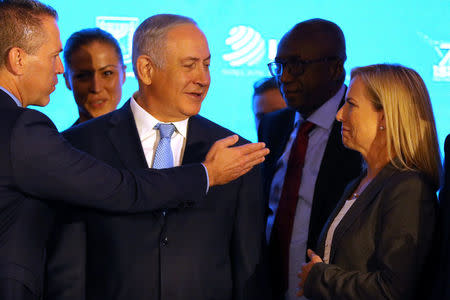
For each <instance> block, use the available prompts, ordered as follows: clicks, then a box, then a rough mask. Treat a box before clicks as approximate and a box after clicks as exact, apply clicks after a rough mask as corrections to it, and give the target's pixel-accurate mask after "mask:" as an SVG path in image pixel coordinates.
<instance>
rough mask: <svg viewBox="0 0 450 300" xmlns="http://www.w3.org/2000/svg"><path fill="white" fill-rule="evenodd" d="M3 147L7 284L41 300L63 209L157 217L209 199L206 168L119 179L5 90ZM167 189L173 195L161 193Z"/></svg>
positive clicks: (2, 237)
mask: <svg viewBox="0 0 450 300" xmlns="http://www.w3.org/2000/svg"><path fill="white" fill-rule="evenodd" d="M0 145H1V147H0V281H1V280H3V279H5V280H11V279H12V280H15V281H17V282H20V283H22V284H23V285H24V286H25V287H26V288H28V289H29V290H30V291H31V292H32V293H34V294H35V295H36V296H37V297H41V296H42V287H43V275H44V263H45V257H46V246H47V240H48V238H49V234H50V231H51V230H52V226H53V224H54V220H55V214H56V209H57V208H58V207H59V206H60V204H62V203H65V204H73V205H79V206H85V207H94V208H97V209H100V210H106V211H111V212H114V211H115V212H118V211H123V212H126V211H128V212H138V211H153V210H155V209H160V208H162V207H178V206H179V205H183V206H184V205H185V204H186V199H192V200H193V201H197V200H198V199H200V198H201V197H202V195H204V193H205V191H204V188H205V182H206V177H205V172H204V170H203V167H202V166H201V165H200V164H196V165H192V166H189V167H186V168H178V169H172V170H168V171H159V172H158V171H152V170H141V171H136V172H130V171H118V170H116V169H113V168H111V167H109V166H107V165H106V164H104V163H100V162H98V161H96V160H95V159H94V158H92V157H91V156H89V155H87V154H85V153H83V152H80V151H78V150H76V149H74V148H72V147H71V146H70V145H69V143H68V142H67V141H66V140H65V139H63V138H62V137H61V136H60V134H59V133H58V131H57V130H56V128H55V126H54V125H53V123H52V122H51V121H50V120H49V119H48V118H47V117H46V116H45V115H43V114H42V113H40V112H38V111H35V110H31V109H26V108H20V107H18V106H17V105H16V104H15V102H14V101H13V99H11V98H10V97H9V96H8V95H7V94H6V93H4V92H3V91H1V90H0ZM172 180H178V181H183V180H186V182H188V185H187V186H180V185H175V184H174V183H173V182H172ZM163 186H164V187H166V189H168V190H169V194H164V193H162V188H161V187H163ZM170 194H172V195H170ZM181 196H182V197H181ZM159 197H161V198H159ZM3 286H4V285H3ZM0 292H4V291H0ZM0 295H2V294H1V293H0ZM2 300H7V299H2Z"/></svg>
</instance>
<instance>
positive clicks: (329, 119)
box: [266, 85, 345, 300]
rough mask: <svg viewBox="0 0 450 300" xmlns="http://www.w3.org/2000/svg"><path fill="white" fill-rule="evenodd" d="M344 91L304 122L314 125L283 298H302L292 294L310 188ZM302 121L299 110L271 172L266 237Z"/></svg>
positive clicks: (301, 254) (302, 250)
mask: <svg viewBox="0 0 450 300" xmlns="http://www.w3.org/2000/svg"><path fill="white" fill-rule="evenodd" d="M344 93H345V86H344V85H343V86H342V87H341V88H340V89H339V91H338V92H337V93H336V94H335V95H334V96H333V97H331V98H330V99H329V100H328V101H327V102H325V103H324V104H323V105H322V106H321V107H319V108H318V109H317V110H316V111H315V112H314V113H313V114H311V116H309V118H308V119H307V121H309V122H311V123H314V124H315V125H316V126H315V128H314V129H313V130H312V131H311V132H310V134H309V140H308V147H307V149H306V156H305V164H304V166H303V171H302V181H301V184H300V188H299V193H298V202H297V209H296V212H295V218H294V225H293V229H292V238H291V244H290V248H289V283H288V291H287V294H286V297H285V298H286V299H289V300H294V299H295V300H299V299H306V298H304V297H302V298H299V297H297V296H296V293H297V291H298V283H299V278H298V276H297V274H298V272H299V271H300V270H301V266H302V264H303V263H305V255H306V244H307V241H308V230H309V219H310V216H311V207H312V201H313V198H314V188H315V185H316V180H317V175H318V174H319V169H320V164H321V162H322V158H323V154H324V152H325V148H326V145H327V142H328V137H329V135H330V132H331V129H332V127H333V122H334V120H335V117H336V113H337V110H338V107H339V103H340V102H341V100H342V97H343V96H344ZM303 122H304V120H303V118H302V117H301V115H300V113H298V112H297V113H296V115H295V123H294V130H293V131H292V133H291V135H290V137H289V141H288V142H287V144H286V148H285V150H284V152H283V154H282V155H281V157H280V159H279V160H278V162H277V165H276V167H275V168H276V171H275V175H274V177H273V180H272V184H271V188H270V197H269V206H270V209H271V210H272V212H273V214H272V215H270V216H269V217H268V220H267V229H266V234H267V236H266V237H267V240H268V241H269V239H270V233H271V230H272V226H273V222H274V219H275V215H276V211H277V208H278V202H279V201H280V197H281V192H282V189H283V183H284V177H285V174H286V169H287V164H288V160H289V155H290V153H291V147H292V143H293V141H294V140H295V137H296V135H297V131H298V128H299V127H300V125H301V123H303Z"/></svg>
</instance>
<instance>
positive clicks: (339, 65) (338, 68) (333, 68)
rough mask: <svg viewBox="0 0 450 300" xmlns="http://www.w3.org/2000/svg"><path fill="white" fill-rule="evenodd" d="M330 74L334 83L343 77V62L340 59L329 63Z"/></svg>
mask: <svg viewBox="0 0 450 300" xmlns="http://www.w3.org/2000/svg"><path fill="white" fill-rule="evenodd" d="M330 74H331V76H332V78H333V80H335V81H338V80H340V79H341V78H342V76H344V75H343V74H345V69H344V62H343V61H342V60H341V59H340V58H338V59H336V60H335V61H333V62H331V63H330Z"/></svg>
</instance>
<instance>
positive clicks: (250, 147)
mask: <svg viewBox="0 0 450 300" xmlns="http://www.w3.org/2000/svg"><path fill="white" fill-rule="evenodd" d="M265 146H266V144H264V143H250V144H245V145H242V146H238V147H235V149H236V150H239V151H240V152H241V153H242V154H244V155H246V154H250V153H252V152H254V151H257V150H260V149H263V148H264V147H265Z"/></svg>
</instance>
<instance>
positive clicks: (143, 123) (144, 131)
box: [130, 96, 189, 139]
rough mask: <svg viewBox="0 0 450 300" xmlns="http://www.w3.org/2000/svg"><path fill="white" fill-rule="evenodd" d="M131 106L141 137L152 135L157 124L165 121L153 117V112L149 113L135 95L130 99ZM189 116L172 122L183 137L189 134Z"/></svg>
mask: <svg viewBox="0 0 450 300" xmlns="http://www.w3.org/2000/svg"><path fill="white" fill-rule="evenodd" d="M130 106H131V111H132V113H133V116H134V120H135V122H136V128H137V131H138V133H139V136H140V137H141V139H144V138H146V137H148V136H149V135H151V134H152V133H153V131H152V130H155V126H156V124H158V123H165V122H161V121H159V120H158V119H156V118H155V117H153V116H152V115H151V114H149V113H148V112H147V111H146V110H145V109H143V108H142V107H141V106H140V105H139V104H138V103H137V102H136V100H135V99H134V96H132V97H131V100H130ZM188 121H189V118H187V119H185V120H182V121H178V122H170V123H172V124H173V125H174V126H175V128H176V132H177V133H179V134H181V135H182V136H183V138H186V135H187V125H188Z"/></svg>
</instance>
